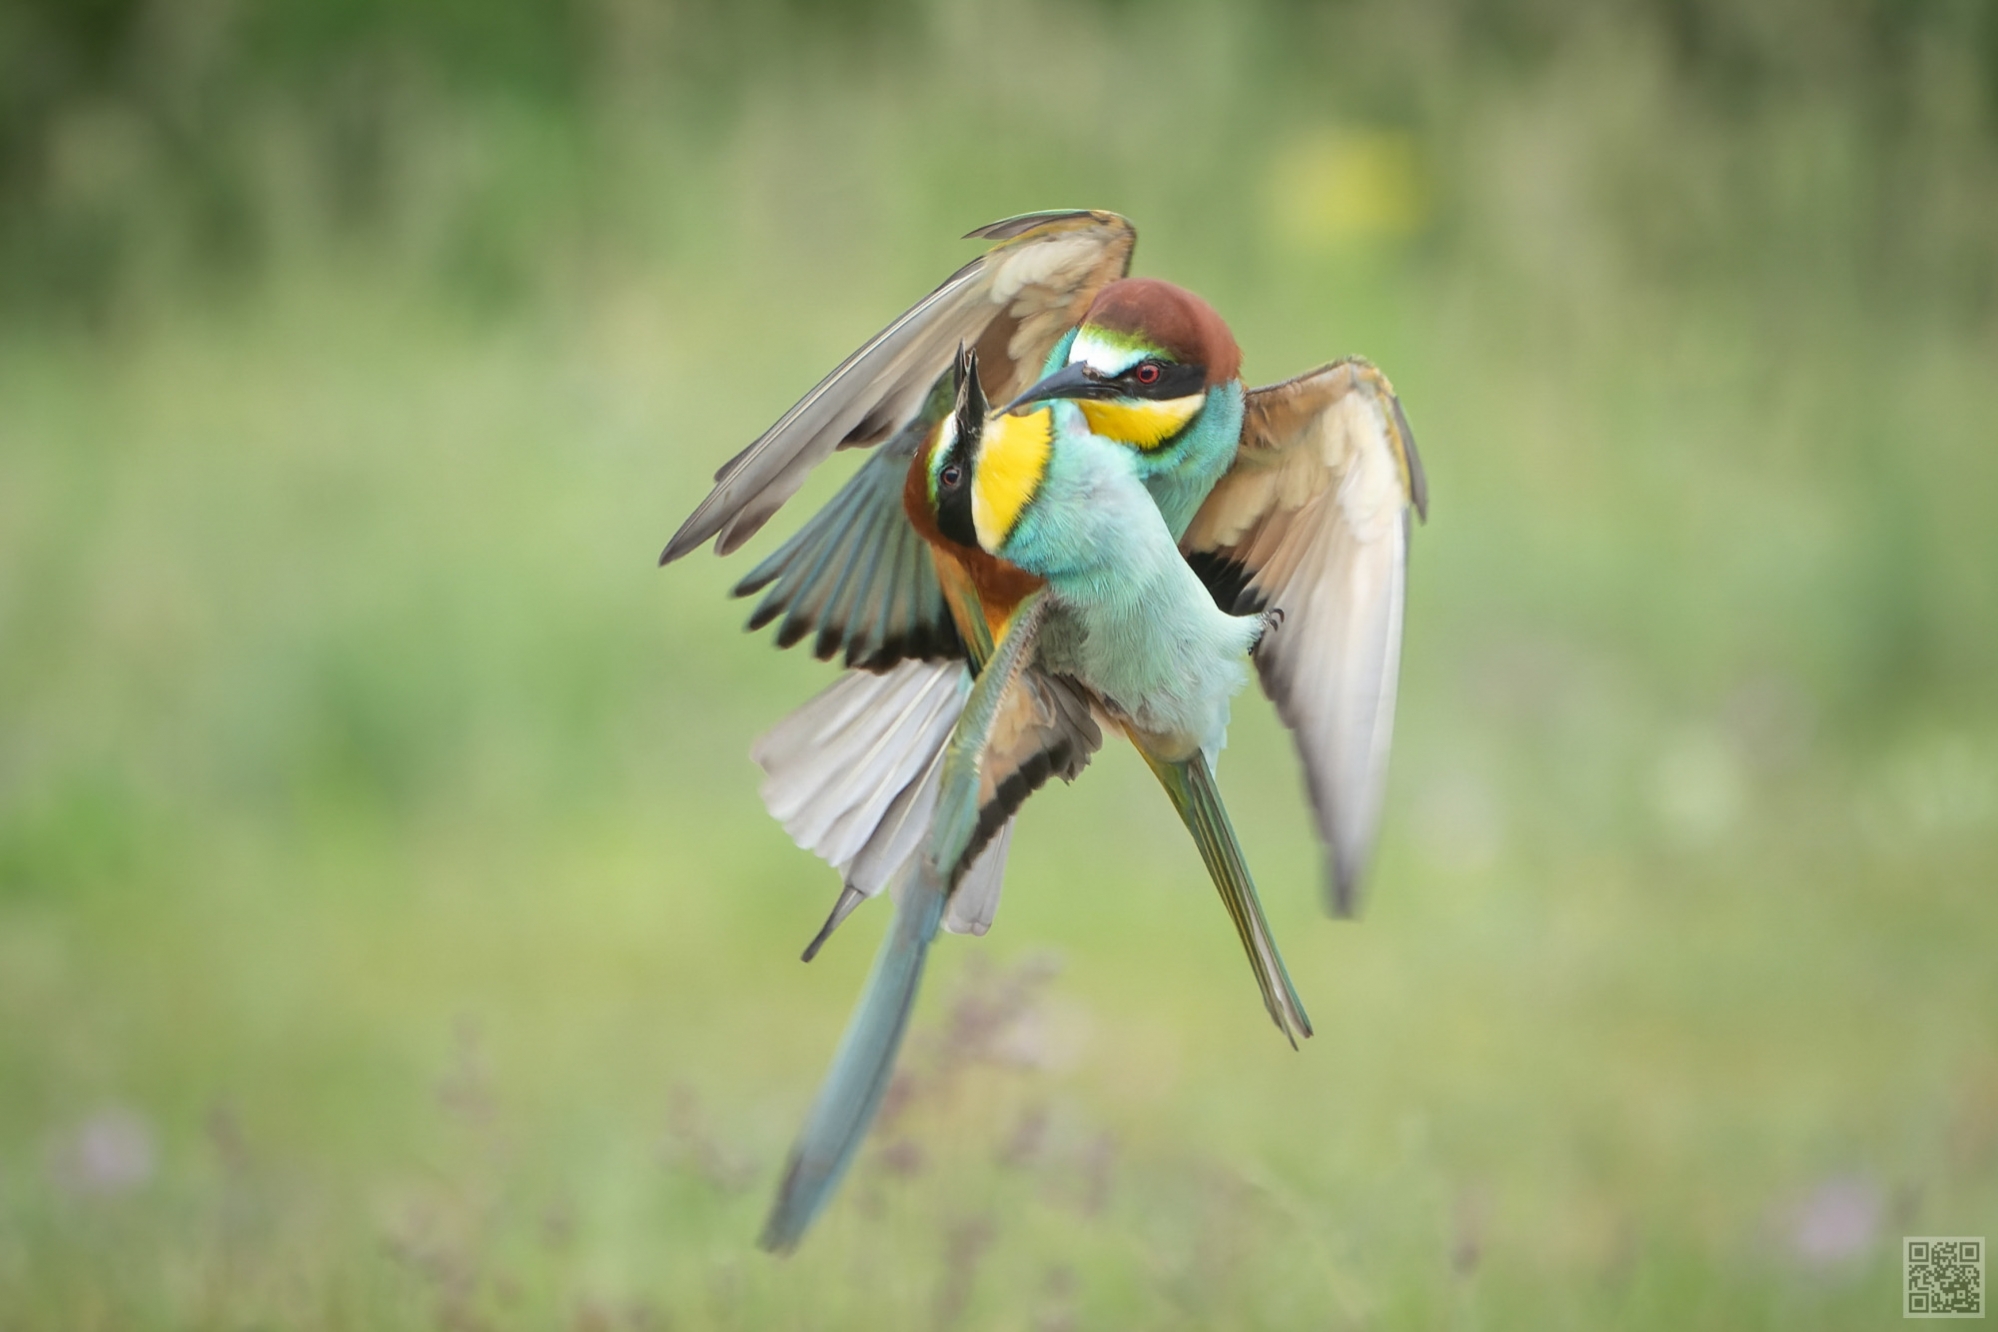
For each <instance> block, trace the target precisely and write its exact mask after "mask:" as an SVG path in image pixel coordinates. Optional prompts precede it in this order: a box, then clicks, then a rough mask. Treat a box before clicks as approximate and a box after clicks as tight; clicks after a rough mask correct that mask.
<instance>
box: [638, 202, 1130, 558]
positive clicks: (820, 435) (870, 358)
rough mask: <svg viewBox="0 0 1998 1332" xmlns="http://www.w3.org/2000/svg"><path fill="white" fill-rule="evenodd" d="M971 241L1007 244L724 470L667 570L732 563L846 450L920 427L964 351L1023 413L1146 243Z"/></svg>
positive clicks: (1029, 228)
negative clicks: (709, 547)
mask: <svg viewBox="0 0 1998 1332" xmlns="http://www.w3.org/2000/svg"><path fill="white" fill-rule="evenodd" d="M967 239H979V240H992V241H997V242H999V244H997V245H995V246H994V247H993V248H992V249H990V250H988V251H987V252H986V253H984V254H983V255H980V256H979V257H978V258H976V259H974V260H972V261H971V262H970V263H968V264H966V265H965V266H964V267H963V268H960V269H959V270H958V271H957V272H956V273H954V274H952V275H951V277H950V278H949V279H948V280H947V281H946V282H944V284H943V285H942V286H940V287H938V288H937V289H936V290H935V291H933V292H931V293H930V294H929V295H928V296H926V297H924V298H923V299H922V300H921V301H919V302H917V303H916V304H915V305H914V306H911V307H910V308H909V309H908V310H907V311H905V312H904V313H903V314H902V316H901V317H900V318H898V319H897V320H896V321H895V322H894V323H892V324H890V325H889V326H888V327H887V328H885V329H883V330H882V331H881V332H879V333H877V334H875V335H874V337H873V338H871V339H870V340H869V341H868V342H867V344H866V345H865V346H863V347H862V348H861V349H860V350H859V351H856V352H855V353H854V354H853V355H851V356H849V357H847V358H846V360H844V361H842V362H841V363H840V365H839V367H838V368H837V369H835V370H834V371H833V372H832V373H831V374H829V375H827V376H826V377H825V378H824V379H822V380H820V381H819V383H818V386H817V387H815V388H814V389H813V390H812V391H811V392H810V393H807V394H806V395H805V396H804V397H803V398H802V399H800V400H799V402H798V404H797V405H796V406H795V407H793V408H791V410H790V411H788V412H786V413H784V415H783V417H782V419H780V420H779V421H778V422H777V424H776V425H774V426H771V427H770V429H769V430H768V431H766V432H764V434H763V436H762V438H760V439H758V440H757V441H756V442H755V443H753V444H751V445H750V446H749V447H748V448H746V449H744V450H743V451H742V452H741V453H739V454H737V455H736V456H735V457H733V458H731V459H729V461H727V462H726V463H724V464H722V467H721V470H720V471H718V472H716V473H715V488H714V490H713V491H712V492H710V493H709V495H708V497H707V498H706V499H704V500H702V501H701V504H700V507H699V508H697V509H695V510H694V512H693V513H692V514H691V515H690V516H689V517H688V519H687V521H686V522H684V523H682V524H681V525H680V530H679V531H678V532H676V533H674V534H673V539H672V540H671V541H669V542H668V543H667V544H666V550H665V552H664V553H663V554H662V555H661V556H660V557H659V562H660V563H661V564H666V563H669V562H671V561H673V560H676V559H678V558H680V557H681V556H682V555H685V554H686V553H687V552H689V551H691V550H693V549H694V548H695V547H696V546H698V545H700V544H701V543H702V542H704V541H706V540H707V539H708V538H710V537H714V538H715V551H716V553H717V554H721V555H726V554H728V553H729V552H730V551H732V550H734V549H735V548H736V547H738V546H740V545H741V544H742V543H743V542H745V541H747V540H748V539H749V538H750V537H751V536H752V535H754V534H755V532H756V530H757V529H758V528H760V527H762V526H763V524H764V522H765V521H767V520H768V519H769V517H770V515H771V514H773V513H775V512H776V511H777V510H778V509H779V508H780V507H781V506H782V505H783V503H784V501H785V500H787V499H789V498H790V497H791V496H792V495H793V494H794V493H796V491H797V489H798V487H799V486H800V485H801V484H802V483H803V482H804V479H805V476H806V474H807V473H809V472H810V471H811V470H812V468H814V467H816V466H818V464H819V463H821V462H823V461H824V460H825V459H826V458H827V457H829V456H830V455H831V454H832V453H833V451H834V450H835V449H842V448H858V447H865V446H868V445H873V444H878V443H880V442H881V441H882V440H884V439H887V438H889V437H890V436H891V435H893V434H894V433H895V432H896V431H897V430H899V429H900V428H901V427H902V426H903V425H904V424H906V423H907V422H908V421H909V419H910V418H911V417H912V416H913V415H915V413H916V411H917V409H918V408H919V407H920V406H921V404H922V401H923V398H924V395H925V394H926V393H928V391H929V389H930V386H931V384H932V383H934V382H935V380H936V377H937V375H938V374H939V373H941V372H942V371H943V370H945V369H946V368H948V367H949V365H950V363H951V358H952V356H953V355H954V354H955V353H956V351H957V349H958V347H959V345H960V344H962V345H965V346H970V347H975V348H976V349H977V352H978V360H979V364H980V365H981V366H983V367H984V372H983V376H982V377H983V380H984V385H985V390H986V397H987V399H988V400H989V401H995V402H1009V401H1011V400H1012V398H1013V397H1014V396H1015V395H1016V394H1018V393H1019V392H1020V391H1021V390H1023V389H1025V388H1027V387H1028V386H1029V385H1030V384H1031V383H1032V382H1033V379H1034V377H1036V376H1037V375H1039V373H1040V371H1041V366H1042V363H1043V362H1044V361H1045V360H1046V359H1047V356H1048V353H1049V351H1050V350H1052V348H1053V347H1054V344H1055V343H1056V342H1057V341H1059V340H1060V338H1061V335H1062V334H1063V333H1065V332H1067V331H1068V330H1069V329H1070V328H1072V327H1074V326H1075V325H1076V324H1077V323H1079V322H1081V319H1082V315H1083V312H1084V311H1085V310H1087V309H1088V308H1089V302H1090V301H1091V300H1092V299H1094V297H1095V295H1096V293H1097V292H1098V291H1099V290H1101V289H1102V288H1103V287H1104V286H1106V285H1107V284H1109V283H1111V282H1113V281H1115V280H1116V279H1117V278H1120V277H1122V276H1123V275H1124V273H1125V271H1126V270H1127V269H1129V267H1130V264H1131V249H1132V247H1133V246H1134V245H1135V244H1136V243H1137V232H1136V231H1135V230H1134V229H1133V228H1132V226H1131V224H1130V223H1129V222H1127V221H1125V220H1124V219H1123V218H1121V217H1119V216H1117V215H1116V214H1115V213H1104V212H1094V211H1081V212H1057V213H1029V214H1026V215H1025V216H1022V217H1015V218H1008V219H1006V220H1005V221H1003V222H994V223H992V224H991V225H990V226H985V227H980V228H979V229H978V230H976V231H974V232H971V233H970V236H969V237H967Z"/></svg>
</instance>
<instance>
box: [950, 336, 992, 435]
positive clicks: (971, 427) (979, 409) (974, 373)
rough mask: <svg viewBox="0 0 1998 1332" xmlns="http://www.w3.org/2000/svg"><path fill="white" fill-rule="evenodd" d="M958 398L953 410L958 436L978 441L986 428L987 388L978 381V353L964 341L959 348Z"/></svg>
mask: <svg viewBox="0 0 1998 1332" xmlns="http://www.w3.org/2000/svg"><path fill="white" fill-rule="evenodd" d="M956 378H957V398H956V402H955V403H954V404H953V407H952V410H953V411H954V412H956V414H957V429H958V436H959V437H960V438H961V439H964V440H967V441H969V442H972V443H976V442H977V440H978V436H979V433H980V432H981V431H982V430H984V428H985V388H984V386H983V385H982V384H980V383H979V382H978V353H977V352H976V351H974V350H972V349H971V348H969V347H966V346H964V345H963V344H962V343H960V344H958V348H957V375H956Z"/></svg>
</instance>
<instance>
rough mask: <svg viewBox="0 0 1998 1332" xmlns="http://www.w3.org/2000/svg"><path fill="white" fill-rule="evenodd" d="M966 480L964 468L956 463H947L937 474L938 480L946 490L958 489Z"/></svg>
mask: <svg viewBox="0 0 1998 1332" xmlns="http://www.w3.org/2000/svg"><path fill="white" fill-rule="evenodd" d="M963 480H964V469H963V468H961V467H959V466H958V465H957V464H956V463H945V464H944V469H943V471H941V472H939V473H938V474H937V482H938V484H939V485H941V486H942V487H943V488H944V489H945V490H956V489H957V487H958V484H959V483H960V482H961V481H963Z"/></svg>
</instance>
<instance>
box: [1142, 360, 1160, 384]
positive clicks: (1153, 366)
mask: <svg viewBox="0 0 1998 1332" xmlns="http://www.w3.org/2000/svg"><path fill="white" fill-rule="evenodd" d="M1138 382H1139V383H1140V384H1156V383H1158V382H1159V366H1158V362H1156V361H1145V362H1143V363H1141V364H1140V365H1139V366H1138Z"/></svg>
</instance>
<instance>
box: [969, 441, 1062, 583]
mask: <svg viewBox="0 0 1998 1332" xmlns="http://www.w3.org/2000/svg"><path fill="white" fill-rule="evenodd" d="M1053 430H1054V413H1053V412H1052V411H1050V410H1049V409H1047V408H1045V407H1043V408H1042V409H1041V410H1040V411H1037V412H1028V413H1026V414H1025V415H1022V416H998V417H994V418H993V419H992V420H990V421H987V422H986V423H985V437H984V438H983V439H982V440H980V441H979V445H978V466H977V467H976V469H974V471H973V474H972V478H971V525H972V527H973V528H974V529H976V530H977V532H978V544H979V545H981V546H983V547H985V549H987V550H989V551H992V552H994V553H995V554H996V553H997V552H998V550H999V548H1000V547H1001V546H1003V545H1005V544H1006V538H1007V537H1009V536H1011V535H1012V533H1013V525H1014V524H1015V523H1017V522H1019V521H1020V511H1021V510H1023V509H1025V508H1026V507H1027V501H1029V500H1031V499H1032V498H1033V497H1034V492H1035V491H1037V490H1039V489H1040V488H1041V478H1042V477H1044V476H1046V475H1047V472H1048V452H1049V450H1050V448H1051V447H1052V440H1053Z"/></svg>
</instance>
